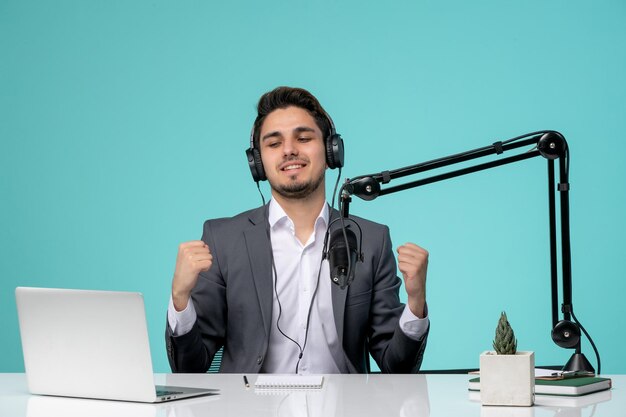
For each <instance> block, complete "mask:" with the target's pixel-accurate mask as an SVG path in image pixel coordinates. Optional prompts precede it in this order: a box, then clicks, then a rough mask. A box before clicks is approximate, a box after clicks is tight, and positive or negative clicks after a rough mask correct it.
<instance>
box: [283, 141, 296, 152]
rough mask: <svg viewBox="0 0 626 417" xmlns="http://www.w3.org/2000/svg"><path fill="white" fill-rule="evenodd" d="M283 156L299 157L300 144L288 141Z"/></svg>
mask: <svg viewBox="0 0 626 417" xmlns="http://www.w3.org/2000/svg"><path fill="white" fill-rule="evenodd" d="M283 154H284V155H285V156H289V155H298V142H297V141H296V140H294V139H287V140H285V142H284V143H283Z"/></svg>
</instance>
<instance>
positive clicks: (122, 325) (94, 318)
mask: <svg viewBox="0 0 626 417" xmlns="http://www.w3.org/2000/svg"><path fill="white" fill-rule="evenodd" d="M15 298H16V301H17V311H18V317H19V323H20V334H21V338H22V350H23V352H24V366H25V368H26V378H27V380H28V389H29V390H30V392H31V393H33V394H44V395H59V396H65V397H82V398H99V399H107V400H122V401H138V402H150V403H152V402H163V401H169V400H177V399H181V398H187V397H195V396H199V395H211V394H216V393H217V392H218V390H213V389H197V388H187V387H165V386H155V385H154V376H153V372H152V358H151V356H150V344H149V340H148V329H147V325H146V313H145V307H144V303H143V296H142V295H141V294H140V293H134V292H116V291H88V290H66V289H54V288H27V287H18V288H16V290H15Z"/></svg>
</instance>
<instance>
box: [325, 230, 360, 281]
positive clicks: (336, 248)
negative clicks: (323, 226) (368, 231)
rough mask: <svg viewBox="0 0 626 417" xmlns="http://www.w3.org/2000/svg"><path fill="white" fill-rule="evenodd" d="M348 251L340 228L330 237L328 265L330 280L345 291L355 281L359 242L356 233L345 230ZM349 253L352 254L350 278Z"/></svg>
mask: <svg viewBox="0 0 626 417" xmlns="http://www.w3.org/2000/svg"><path fill="white" fill-rule="evenodd" d="M345 231H346V236H347V238H348V239H347V241H348V250H346V239H345V238H344V235H343V229H341V228H339V229H337V230H335V231H334V232H333V233H332V234H331V235H330V244H329V246H328V247H329V249H328V254H329V256H328V264H329V266H330V280H331V281H332V282H333V284H336V285H339V287H340V288H341V289H342V290H343V289H344V288H346V287H347V286H348V285H350V283H351V282H352V280H353V279H354V270H355V268H356V262H357V259H358V252H357V242H356V236H355V234H354V232H353V231H352V230H350V229H348V228H346V229H345ZM348 253H350V259H349V265H350V271H349V273H350V275H349V276H348Z"/></svg>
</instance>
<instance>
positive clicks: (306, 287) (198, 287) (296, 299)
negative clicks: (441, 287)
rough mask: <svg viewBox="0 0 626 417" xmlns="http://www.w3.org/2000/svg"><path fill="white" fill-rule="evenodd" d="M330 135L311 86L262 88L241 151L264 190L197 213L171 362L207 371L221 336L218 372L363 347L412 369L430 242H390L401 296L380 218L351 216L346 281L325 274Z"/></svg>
mask: <svg viewBox="0 0 626 417" xmlns="http://www.w3.org/2000/svg"><path fill="white" fill-rule="evenodd" d="M333 134H334V126H333V125H332V120H331V119H330V117H329V116H328V115H327V113H326V112H325V111H324V109H323V108H322V107H321V105H320V104H319V102H318V101H317V99H316V98H315V97H314V96H313V95H311V94H310V93H309V92H308V91H306V90H303V89H298V88H290V87H279V88H276V89H275V90H273V91H270V92H268V93H266V94H264V95H263V96H262V97H261V99H260V100H259V104H258V116H257V118H256V120H255V123H254V128H253V134H252V139H251V149H249V150H248V154H249V156H250V155H252V157H250V160H251V161H250V162H251V170H252V172H253V177H254V179H255V180H256V181H258V180H264V179H265V178H266V179H267V180H268V181H269V184H270V186H271V193H272V199H271V201H270V203H268V204H267V205H264V206H263V207H260V208H257V209H254V210H250V211H247V212H244V213H241V214H239V215H237V216H235V217H232V218H226V219H216V220H209V221H207V222H205V224H204V233H203V236H202V240H199V241H191V242H186V243H182V244H181V245H180V246H179V251H178V257H177V260H176V269H175V272H174V279H173V281H172V297H171V300H170V305H169V309H168V325H167V330H166V345H167V352H168V358H169V361H170V366H171V368H172V371H174V372H206V371H207V369H208V367H209V366H210V364H211V361H212V359H213V356H214V354H215V353H216V352H217V351H218V350H219V349H220V348H221V347H222V346H223V348H224V351H223V358H222V362H221V367H220V371H221V372H235V373H245V372H247V373H262V372H273V373H294V372H295V373H340V372H341V373H347V372H350V373H357V372H360V373H362V372H367V371H368V370H369V355H371V356H372V357H373V358H374V360H375V361H376V363H377V364H378V366H379V367H380V369H381V371H382V372H394V373H409V372H417V371H418V370H419V367H420V364H421V361H422V356H423V352H424V348H425V345H426V337H427V333H428V318H427V311H426V299H425V283H426V270H427V264H428V253H427V252H426V251H425V250H424V249H422V248H420V247H419V246H417V245H415V244H412V243H407V244H405V245H403V246H400V247H399V248H398V249H397V252H398V268H399V269H400V271H401V272H402V275H403V278H404V284H405V289H406V292H407V299H408V302H407V305H406V306H404V305H403V304H402V303H400V300H399V295H398V292H399V287H400V279H399V278H398V277H397V276H396V263H395V259H394V256H393V252H392V248H391V241H390V237H389V230H388V228H387V227H386V226H383V225H380V224H376V223H373V222H370V221H367V220H364V219H361V218H356V217H354V219H355V221H356V222H357V223H358V225H359V227H360V228H361V232H360V233H362V248H361V253H363V262H359V263H358V264H357V265H356V266H354V267H355V268H356V269H355V271H356V275H355V278H354V281H353V282H352V284H351V285H350V286H349V287H347V288H346V289H341V288H340V287H338V286H336V285H333V284H332V283H331V281H330V278H329V265H328V261H326V260H323V259H322V252H323V250H324V237H325V235H326V233H327V228H328V226H329V223H330V222H331V221H332V219H333V218H337V216H338V214H337V212H334V213H330V209H329V205H328V204H327V203H326V197H325V173H326V169H327V168H328V167H329V166H330V167H331V168H334V167H341V165H342V164H343V154H342V152H343V146H341V148H340V149H337V147H336V146H335V147H334V148H333V147H332V146H331V145H330V144H329V143H328V141H329V140H332V139H333ZM339 140H341V139H340V138H339ZM335 145H336V143H335ZM333 153H338V154H337V155H333ZM335 159H336V160H335ZM333 226H336V227H339V226H338V222H334V223H333ZM333 229H334V228H333Z"/></svg>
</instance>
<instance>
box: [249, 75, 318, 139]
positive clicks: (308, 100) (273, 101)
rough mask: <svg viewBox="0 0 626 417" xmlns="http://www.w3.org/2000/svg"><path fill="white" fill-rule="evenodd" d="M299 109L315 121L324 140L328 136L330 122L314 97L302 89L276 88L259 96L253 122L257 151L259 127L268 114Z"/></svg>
mask: <svg viewBox="0 0 626 417" xmlns="http://www.w3.org/2000/svg"><path fill="white" fill-rule="evenodd" d="M291 106H293V107H299V108H301V109H304V110H306V111H307V112H309V114H310V115H311V116H312V117H313V119H315V123H316V124H317V127H319V129H320V130H321V131H322V135H323V136H324V140H326V138H327V137H329V136H330V120H328V115H327V113H326V111H325V110H324V108H323V107H322V105H321V104H320V102H319V101H317V99H316V98H315V96H314V95H313V94H311V93H309V92H308V91H307V90H305V89H303V88H294V87H277V88H275V89H273V90H272V91H269V92H267V93H265V94H263V95H262V96H261V98H260V99H259V104H258V105H257V117H256V119H255V120H254V132H253V140H254V147H255V148H256V149H259V135H260V134H261V126H262V125H263V122H264V121H265V118H266V117H267V115H268V114H270V113H271V112H273V111H274V110H276V109H286V108H287V107H291Z"/></svg>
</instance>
